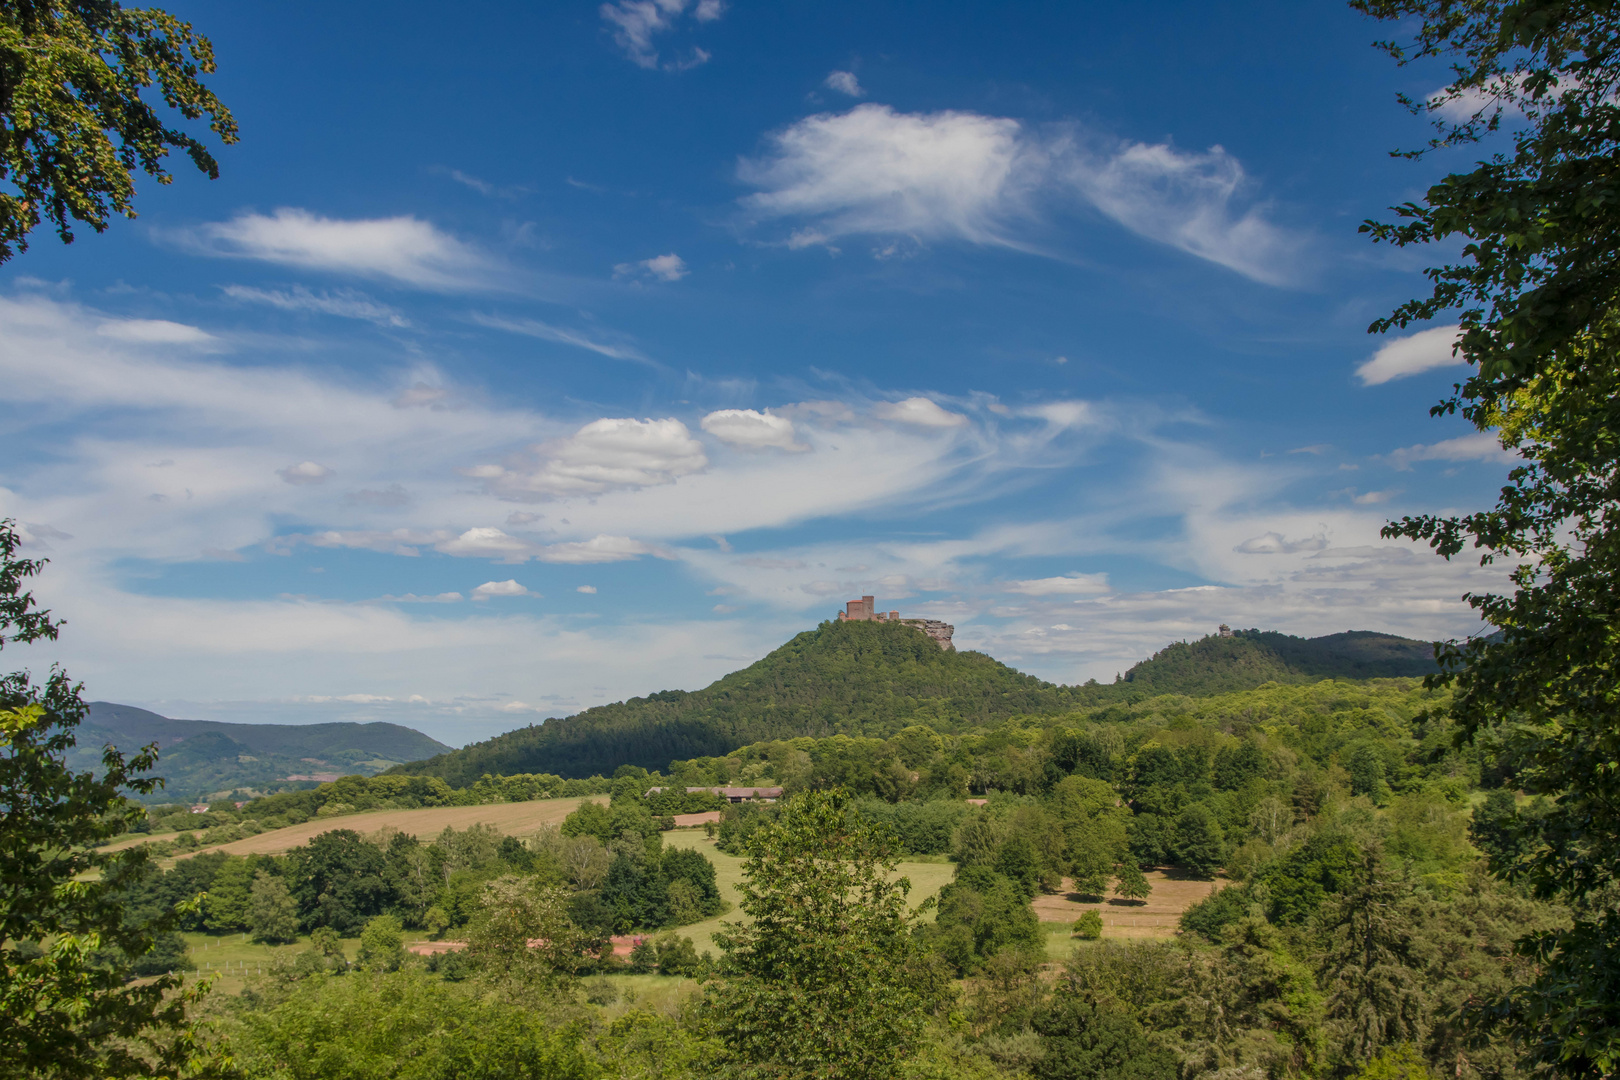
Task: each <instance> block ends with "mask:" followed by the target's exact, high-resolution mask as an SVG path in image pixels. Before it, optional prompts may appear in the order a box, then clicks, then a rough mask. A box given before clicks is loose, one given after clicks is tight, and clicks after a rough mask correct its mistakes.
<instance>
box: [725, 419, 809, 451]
mask: <svg viewBox="0 0 1620 1080" xmlns="http://www.w3.org/2000/svg"><path fill="white" fill-rule="evenodd" d="M703 430H704V431H707V432H708V433H709V434H710V435H713V436H714V437H715V438H717V439H719V440H720V441H721V442H724V443H730V444H731V445H732V446H741V447H744V448H746V449H750V450H762V449H765V448H766V447H776V448H777V449H779V450H788V451H792V452H795V453H797V452H800V451H804V450H808V449H810V448H809V447H808V446H806V445H805V444H803V443H801V442H800V441H799V440H798V433H797V432H796V431H795V430H794V428H793V421H791V420H789V419H788V418H787V417H785V416H777V415H775V414H774V413H772V412H771V410H769V409H766V410H765V411H764V412H756V411H755V410H753V409H718V410H716V411H715V412H712V413H710V414H709V415H708V416H705V417H704V418H703Z"/></svg>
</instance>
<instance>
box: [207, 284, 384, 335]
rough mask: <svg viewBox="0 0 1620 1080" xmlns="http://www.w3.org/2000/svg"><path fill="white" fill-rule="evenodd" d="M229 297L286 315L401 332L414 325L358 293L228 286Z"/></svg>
mask: <svg viewBox="0 0 1620 1080" xmlns="http://www.w3.org/2000/svg"><path fill="white" fill-rule="evenodd" d="M223 291H224V293H225V295H226V296H228V297H230V298H231V299H232V300H240V301H242V302H243V303H248V304H266V305H268V306H270V307H273V308H279V309H281V310H282V311H302V312H308V313H310V314H314V315H334V316H336V317H338V318H340V319H361V320H363V321H365V322H369V323H375V324H376V325H378V326H392V327H397V328H400V329H404V328H406V327H409V326H410V325H411V324H410V321H409V320H408V319H406V318H405V316H403V315H401V314H400V313H399V312H398V311H396V310H395V309H394V308H391V307H389V306H388V305H387V304H381V303H378V302H377V301H376V300H373V299H372V298H371V297H369V296H367V295H366V294H365V293H363V292H359V291H357V290H355V289H335V290H332V291H330V292H319V293H317V292H311V291H310V290H309V289H306V288H305V287H304V286H302V285H294V286H293V287H292V288H290V289H255V288H253V287H251V286H248V285H226V286H224V288H223Z"/></svg>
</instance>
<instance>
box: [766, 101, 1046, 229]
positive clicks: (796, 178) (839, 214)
mask: <svg viewBox="0 0 1620 1080" xmlns="http://www.w3.org/2000/svg"><path fill="white" fill-rule="evenodd" d="M1020 133H1021V128H1020V126H1019V124H1018V122H1017V121H1016V120H1005V119H999V118H996V117H990V116H980V115H978V114H976V113H967V112H941V113H931V114H927V115H923V114H907V113H898V112H895V111H894V110H893V109H891V108H890V107H889V106H887V105H876V104H873V105H857V106H856V107H855V108H854V109H851V110H850V111H849V112H847V113H842V114H825V113H824V114H821V115H818V116H811V117H807V118H806V119H804V120H801V121H799V122H798V123H796V124H794V125H792V126H791V127H789V128H787V129H786V130H783V131H779V132H777V133H776V134H774V135H773V136H771V140H770V141H771V154H770V155H769V156H768V157H766V158H764V159H761V160H755V161H748V160H745V161H743V162H742V163H741V165H740V167H739V170H738V171H739V173H740V175H741V177H742V179H743V180H744V181H746V182H747V183H750V184H753V185H754V186H755V187H758V188H761V189H763V190H761V191H760V192H758V193H756V194H753V195H750V196H747V197H746V198H745V199H744V200H743V203H744V205H745V206H746V207H748V208H749V209H750V210H751V211H753V212H754V213H755V214H757V215H758V216H760V217H809V218H814V219H816V231H815V235H816V236H817V237H823V236H826V237H832V236H838V235H843V234H849V233H905V234H910V235H915V236H919V237H941V236H959V237H963V238H965V239H968V240H972V241H974V242H977V243H999V242H1003V241H1002V236H1003V232H1004V224H1005V219H1006V218H1007V217H1008V216H1009V215H1011V214H1013V213H1015V212H1017V210H1018V209H1019V207H1018V205H1017V204H1018V203H1019V202H1020V200H1021V197H1022V191H1021V188H1022V187H1023V185H1024V180H1023V179H1022V174H1023V173H1026V172H1027V171H1028V170H1029V167H1030V166H1031V165H1033V164H1034V163H1033V162H1030V161H1028V160H1027V159H1026V150H1027V147H1026V145H1025V144H1024V142H1023V141H1022V140H1021V138H1020Z"/></svg>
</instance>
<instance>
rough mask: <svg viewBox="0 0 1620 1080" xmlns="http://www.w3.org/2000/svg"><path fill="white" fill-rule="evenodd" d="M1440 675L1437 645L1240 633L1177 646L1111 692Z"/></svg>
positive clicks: (1197, 692) (1363, 633) (1369, 635)
mask: <svg viewBox="0 0 1620 1080" xmlns="http://www.w3.org/2000/svg"><path fill="white" fill-rule="evenodd" d="M1437 670H1439V669H1438V667H1437V666H1436V664H1435V662H1434V645H1433V643H1432V642H1427V641H1413V640H1412V639H1411V638H1403V637H1396V636H1395V635H1393V634H1377V633H1373V632H1372V631H1369V630H1350V631H1347V632H1345V633H1342V634H1329V635H1327V636H1326V637H1319V638H1300V637H1292V636H1290V635H1288V634H1279V633H1277V632H1276V631H1273V630H1239V631H1237V632H1236V633H1235V634H1233V635H1232V636H1231V637H1218V636H1216V635H1210V636H1209V637H1206V638H1203V639H1202V640H1199V641H1194V642H1185V641H1178V642H1175V643H1173V644H1171V645H1169V646H1167V647H1166V648H1164V649H1162V650H1160V651H1159V652H1157V653H1155V654H1154V655H1153V657H1152V658H1151V659H1148V660H1144V661H1142V662H1141V663H1140V664H1137V665H1136V666H1135V667H1133V668H1131V669H1130V670H1129V671H1127V672H1126V673H1125V678H1124V680H1123V681H1122V682H1121V683H1116V684H1114V686H1113V687H1111V688H1110V689H1113V690H1115V691H1116V692H1122V693H1124V694H1125V695H1126V696H1127V697H1131V698H1139V697H1141V696H1142V693H1143V692H1144V691H1145V692H1146V693H1148V694H1186V695H1188V696H1191V697H1203V696H1205V695H1208V694H1227V693H1232V692H1235V691H1238V690H1249V689H1252V688H1254V687H1256V686H1259V685H1261V684H1262V683H1268V682H1275V683H1285V684H1288V683H1293V684H1298V683H1307V682H1315V681H1317V680H1319V679H1393V678H1403V677H1421V676H1423V675H1428V674H1430V673H1431V672H1434V671H1437ZM1133 691H1134V692H1133Z"/></svg>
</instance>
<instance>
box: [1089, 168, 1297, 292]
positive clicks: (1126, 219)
mask: <svg viewBox="0 0 1620 1080" xmlns="http://www.w3.org/2000/svg"><path fill="white" fill-rule="evenodd" d="M1057 157H1058V160H1059V161H1060V162H1061V163H1062V164H1061V166H1060V168H1061V169H1062V171H1064V172H1066V174H1067V176H1068V178H1069V179H1070V180H1071V182H1072V183H1073V184H1074V185H1075V188H1076V189H1077V190H1078V191H1079V192H1080V193H1081V194H1082V195H1083V196H1084V197H1085V198H1086V199H1087V200H1088V201H1089V202H1090V203H1091V204H1092V205H1093V206H1095V207H1096V208H1097V209H1098V210H1100V211H1102V212H1103V213H1104V214H1107V215H1108V216H1109V217H1111V218H1113V219H1114V220H1115V221H1117V222H1119V223H1120V224H1121V225H1123V226H1125V227H1126V228H1127V229H1130V230H1131V231H1132V232H1134V233H1137V234H1138V235H1140V236H1145V237H1147V238H1148V239H1150V240H1157V241H1158V242H1159V243H1161V244H1168V245H1170V246H1171V247H1174V248H1179V249H1181V250H1182V251H1185V252H1187V253H1188V254H1189V255H1195V256H1197V257H1198V258H1200V259H1207V260H1209V261H1210V262H1213V263H1217V264H1219V265H1221V266H1224V267H1226V268H1228V269H1230V270H1235V271H1237V272H1238V273H1240V274H1242V275H1243V276H1244V277H1248V278H1253V279H1254V280H1255V281H1260V282H1264V283H1265V284H1267V285H1287V284H1291V283H1292V282H1293V281H1294V280H1295V278H1294V274H1295V273H1296V265H1295V264H1296V261H1297V256H1298V253H1299V250H1300V247H1301V240H1300V238H1298V237H1296V236H1295V235H1293V234H1292V233H1289V232H1287V231H1285V230H1283V229H1281V228H1278V227H1277V226H1275V225H1273V224H1271V222H1269V221H1267V220H1266V217H1265V214H1264V210H1265V207H1264V206H1251V207H1249V208H1248V209H1246V210H1241V209H1239V208H1238V204H1239V200H1240V199H1241V198H1242V197H1243V196H1244V194H1245V193H1246V190H1247V188H1248V186H1249V181H1248V178H1247V176H1246V174H1245V172H1244V169H1243V166H1242V164H1241V163H1240V162H1239V161H1238V160H1237V159H1236V158H1234V157H1233V156H1232V155H1230V154H1228V153H1227V152H1226V151H1225V150H1224V149H1222V148H1221V147H1219V146H1212V147H1210V148H1209V149H1208V150H1205V151H1202V152H1198V151H1188V150H1178V149H1177V148H1175V147H1173V146H1170V145H1169V144H1168V143H1133V142H1127V143H1123V144H1121V145H1119V146H1117V147H1115V148H1113V149H1112V150H1110V151H1107V152H1103V153H1098V154H1088V153H1077V154H1076V155H1075V156H1073V157H1072V158H1068V159H1066V160H1065V159H1064V156H1063V155H1061V154H1059V155H1057Z"/></svg>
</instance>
